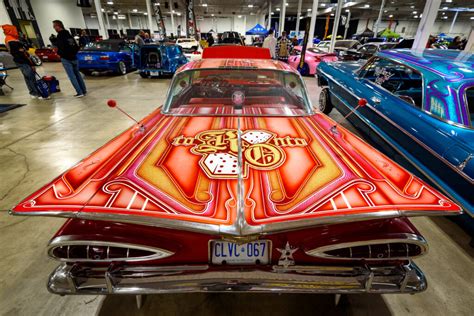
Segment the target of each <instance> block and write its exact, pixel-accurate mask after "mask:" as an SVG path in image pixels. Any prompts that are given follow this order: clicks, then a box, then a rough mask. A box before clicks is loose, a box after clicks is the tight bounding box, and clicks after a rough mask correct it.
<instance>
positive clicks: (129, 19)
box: [127, 12, 132, 29]
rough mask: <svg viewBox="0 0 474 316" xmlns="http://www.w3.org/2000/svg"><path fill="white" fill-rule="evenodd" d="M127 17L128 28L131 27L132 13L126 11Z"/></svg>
mask: <svg viewBox="0 0 474 316" xmlns="http://www.w3.org/2000/svg"><path fill="white" fill-rule="evenodd" d="M127 18H128V28H129V29H132V15H131V14H130V12H128V14H127Z"/></svg>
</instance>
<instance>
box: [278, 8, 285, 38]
mask: <svg viewBox="0 0 474 316" xmlns="http://www.w3.org/2000/svg"><path fill="white" fill-rule="evenodd" d="M285 16H286V0H281V10H280V34H279V35H281V33H282V32H283V31H284V30H285Z"/></svg>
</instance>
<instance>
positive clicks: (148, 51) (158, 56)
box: [138, 44, 188, 78]
mask: <svg viewBox="0 0 474 316" xmlns="http://www.w3.org/2000/svg"><path fill="white" fill-rule="evenodd" d="M187 62H188V59H187V58H186V56H185V55H184V54H183V50H182V48H181V47H180V46H178V45H170V44H147V45H144V46H142V47H141V48H140V60H139V63H138V70H139V72H140V76H141V77H142V78H150V77H160V76H163V75H172V74H174V73H175V72H176V70H177V69H178V68H179V67H181V66H182V65H184V64H186V63H187Z"/></svg>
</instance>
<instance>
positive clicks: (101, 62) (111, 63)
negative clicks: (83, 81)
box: [77, 39, 139, 75]
mask: <svg viewBox="0 0 474 316" xmlns="http://www.w3.org/2000/svg"><path fill="white" fill-rule="evenodd" d="M138 53H139V50H138V46H137V45H136V44H133V43H132V44H129V43H126V42H125V41H123V40H113V39H112V40H104V41H100V42H96V43H90V44H89V45H87V46H86V47H85V48H83V49H82V50H80V51H79V53H78V54H77V59H78V64H79V70H80V71H81V72H82V73H84V74H86V75H90V74H91V73H92V72H94V71H98V72H110V73H114V74H119V75H125V74H126V73H127V72H128V71H130V70H133V69H136V63H137V60H138Z"/></svg>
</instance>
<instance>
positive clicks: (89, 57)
mask: <svg viewBox="0 0 474 316" xmlns="http://www.w3.org/2000/svg"><path fill="white" fill-rule="evenodd" d="M84 60H92V56H85V57H84Z"/></svg>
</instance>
